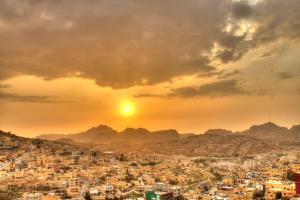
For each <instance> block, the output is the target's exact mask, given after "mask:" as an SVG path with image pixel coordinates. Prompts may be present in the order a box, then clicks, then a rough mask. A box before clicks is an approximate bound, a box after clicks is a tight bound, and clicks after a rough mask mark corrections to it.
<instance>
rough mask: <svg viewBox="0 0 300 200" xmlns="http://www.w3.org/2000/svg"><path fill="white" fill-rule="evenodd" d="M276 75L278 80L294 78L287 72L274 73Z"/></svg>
mask: <svg viewBox="0 0 300 200" xmlns="http://www.w3.org/2000/svg"><path fill="white" fill-rule="evenodd" d="M276 77H277V79H279V80H287V79H291V78H294V75H293V74H291V73H289V72H278V73H277V74H276Z"/></svg>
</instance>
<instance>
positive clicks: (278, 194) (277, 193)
mask: <svg viewBox="0 0 300 200" xmlns="http://www.w3.org/2000/svg"><path fill="white" fill-rule="evenodd" d="M281 198H282V193H281V192H276V195H275V199H276V200H277V199H281Z"/></svg>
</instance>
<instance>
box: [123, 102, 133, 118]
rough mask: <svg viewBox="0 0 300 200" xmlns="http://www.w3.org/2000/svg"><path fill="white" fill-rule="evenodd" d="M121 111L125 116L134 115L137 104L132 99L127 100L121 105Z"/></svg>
mask: <svg viewBox="0 0 300 200" xmlns="http://www.w3.org/2000/svg"><path fill="white" fill-rule="evenodd" d="M120 113H121V114H122V115H123V116H126V117H128V116H132V115H133V114H134V113H135V105H134V103H132V102H130V101H125V102H123V103H122V104H121V106H120Z"/></svg>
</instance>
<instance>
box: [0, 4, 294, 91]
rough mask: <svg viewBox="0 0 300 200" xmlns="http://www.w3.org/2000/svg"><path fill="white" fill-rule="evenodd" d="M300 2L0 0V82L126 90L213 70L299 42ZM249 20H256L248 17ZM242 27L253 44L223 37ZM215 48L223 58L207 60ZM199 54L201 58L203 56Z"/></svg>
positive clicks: (238, 38)
mask: <svg viewBox="0 0 300 200" xmlns="http://www.w3.org/2000/svg"><path fill="white" fill-rule="evenodd" d="M299 4H300V1H299V0H285V1H282V0H265V1H263V2H261V3H258V4H256V5H254V6H250V5H249V4H248V3H246V2H245V1H242V2H231V1H229V0H228V1H224V0H186V1H182V0H164V1H161V0H154V1H148V0H124V1H106V0H98V1H96V0H91V1H85V0H73V1H72V2H71V3H70V1H69V0H60V1H52V0H40V1H33V0H0V43H1V46H0V80H4V79H8V78H11V77H14V76H17V75H22V74H27V75H34V76H39V77H43V78H44V79H47V80H49V79H55V78H60V77H73V76H77V77H83V78H88V79H92V80H94V81H95V82H96V83H97V84H98V85H100V86H109V87H113V88H127V87H131V86H135V85H149V84H156V83H160V82H163V81H168V80H170V79H172V78H174V77H177V76H182V75H194V74H197V75H199V76H201V74H202V75H204V76H205V74H212V73H215V72H217V71H218V70H217V69H216V67H215V66H214V65H213V64H212V61H213V60H214V59H219V60H220V61H221V62H223V63H228V62H232V61H236V60H238V59H240V58H241V57H242V56H243V55H244V54H245V53H246V52H247V51H249V49H251V48H253V47H255V46H259V45H261V44H263V43H265V42H270V41H274V40H276V39H278V38H289V39H298V38H299V35H300V34H299V29H300V23H299V20H297V19H300V16H299V15H300V14H299V13H300V12H299V11H300V5H299ZM253 13H255V14H253ZM229 17H233V18H235V19H234V20H233V22H232V23H233V29H238V27H236V26H237V23H238V22H239V20H240V19H247V20H250V21H253V22H257V23H259V25H260V26H259V28H258V31H257V32H256V33H254V34H253V36H252V40H250V41H249V40H247V37H246V35H241V36H236V35H234V34H233V32H224V27H225V26H226V24H227V23H228V21H227V19H228V18H229ZM215 43H218V44H220V45H221V46H222V47H223V48H224V50H223V51H221V52H219V53H218V55H216V57H215V58H213V59H211V58H210V57H209V56H206V55H207V54H209V53H210V52H211V49H212V47H213V45H214V44H215ZM203 53H204V54H203Z"/></svg>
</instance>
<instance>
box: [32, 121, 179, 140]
mask: <svg viewBox="0 0 300 200" xmlns="http://www.w3.org/2000/svg"><path fill="white" fill-rule="evenodd" d="M37 138H40V139H46V140H58V139H61V138H64V139H71V140H72V141H74V142H78V143H89V144H109V143H112V142H130V143H145V142H160V141H170V140H177V139H179V134H178V132H177V131H176V130H173V129H170V130H161V131H154V132H150V131H149V130H147V129H144V128H137V129H135V128H126V129H125V130H123V131H121V132H118V131H116V130H114V129H112V128H111V127H108V126H106V125H99V126H97V127H93V128H90V129H88V130H86V131H84V132H81V133H76V134H66V135H62V134H58V135H55V134H47V135H40V136H38V137H37Z"/></svg>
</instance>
